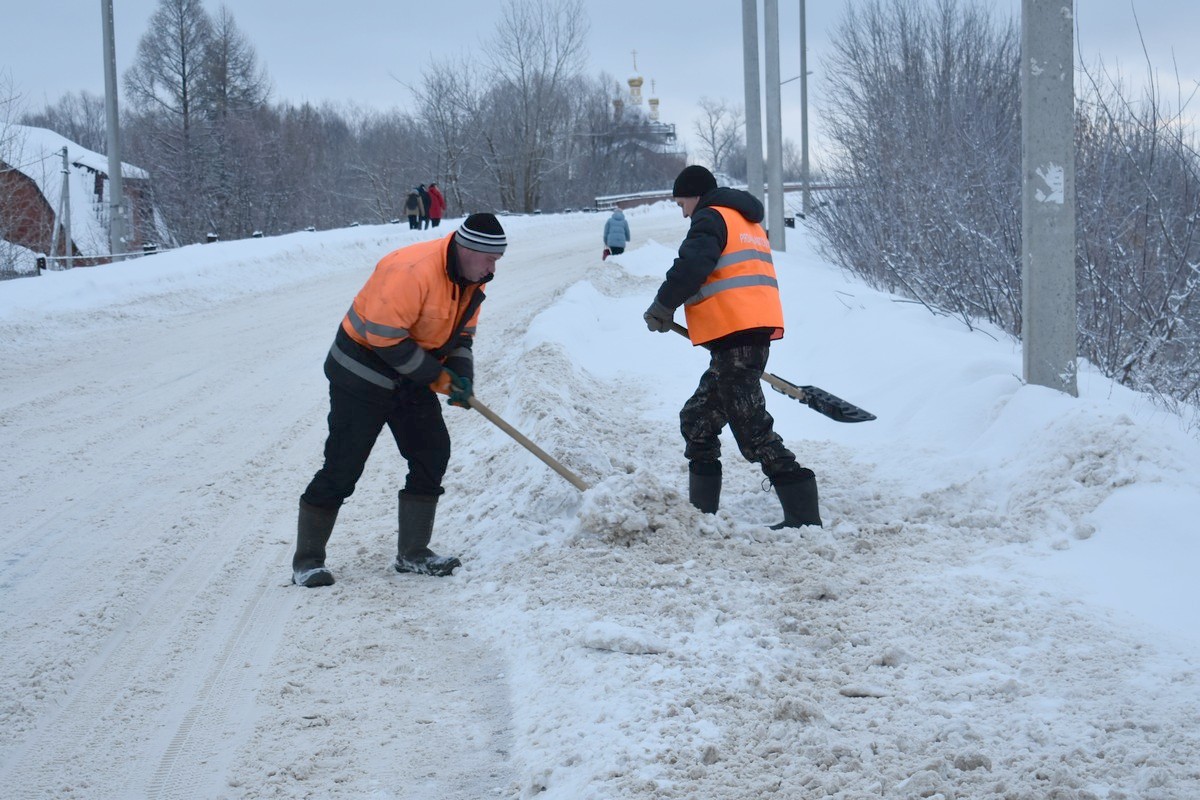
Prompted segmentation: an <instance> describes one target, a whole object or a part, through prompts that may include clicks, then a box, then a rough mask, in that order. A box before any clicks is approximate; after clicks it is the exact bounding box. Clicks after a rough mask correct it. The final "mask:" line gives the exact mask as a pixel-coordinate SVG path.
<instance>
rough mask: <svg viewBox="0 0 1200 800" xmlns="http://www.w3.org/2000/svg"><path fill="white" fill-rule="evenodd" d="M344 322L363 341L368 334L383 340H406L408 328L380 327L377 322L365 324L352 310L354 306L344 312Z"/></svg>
mask: <svg viewBox="0 0 1200 800" xmlns="http://www.w3.org/2000/svg"><path fill="white" fill-rule="evenodd" d="M346 320H347V321H348V322H349V323H350V327H351V328H354V332H355V333H357V334H358V335H359V336H361V337H362V338H363V340H364V341H365V340H366V338H367V334H368V333H371V334H374V335H375V336H380V337H382V338H384V339H395V340H396V341H400V340H401V339H407V338H408V328H392V327H390V326H388V325H380V324H379V323H377V322H367V321H366V320H364V319H363V318H362V317H360V316H359V315H358V312H357V311H355V310H354V306H350V310H349V311H347V312H346Z"/></svg>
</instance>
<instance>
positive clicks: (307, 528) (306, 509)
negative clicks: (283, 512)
mask: <svg viewBox="0 0 1200 800" xmlns="http://www.w3.org/2000/svg"><path fill="white" fill-rule="evenodd" d="M337 516H338V509H336V508H334V509H328V508H318V507H317V506H313V505H309V504H308V503H306V502H304V501H303V500H301V501H300V520H299V522H297V523H296V554H295V555H294V556H292V583H294V584H296V585H298V586H307V587H309V588H310V589H311V588H312V587H314V586H330V585H332V584H333V573H332V572H330V571H329V568H328V567H326V566H325V545H326V544H327V543H328V542H329V536H330V534H332V533H333V523H335V522H337Z"/></svg>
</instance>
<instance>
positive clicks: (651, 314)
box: [642, 300, 675, 333]
mask: <svg viewBox="0 0 1200 800" xmlns="http://www.w3.org/2000/svg"><path fill="white" fill-rule="evenodd" d="M674 317H675V309H673V308H667V307H666V306H664V305H663V304H662V303H660V302H658V301H657V300H655V301H654V302H653V303H651V304H650V307H649V308H647V309H646V313H645V314H642V319H644V320H646V328H647V329H649V330H651V331H654V332H656V333H666V332H667V331H669V330H671V323H672V322H674V321H675V320H674Z"/></svg>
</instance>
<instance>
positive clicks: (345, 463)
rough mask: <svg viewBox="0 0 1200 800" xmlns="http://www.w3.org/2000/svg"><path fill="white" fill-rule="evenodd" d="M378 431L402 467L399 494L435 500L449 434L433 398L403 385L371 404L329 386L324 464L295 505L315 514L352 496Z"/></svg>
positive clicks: (422, 390)
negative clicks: (392, 443) (387, 433)
mask: <svg viewBox="0 0 1200 800" xmlns="http://www.w3.org/2000/svg"><path fill="white" fill-rule="evenodd" d="M384 425H387V427H388V428H389V429H390V430H391V432H392V438H394V439H395V440H396V447H398V448H399V449H400V455H402V456H403V457H404V459H405V460H406V461H407V462H408V475H407V477H406V478H405V482H404V491H405V492H407V493H409V494H418V495H433V496H438V495H441V494H442V492H443V491H444V490H443V489H442V477H443V476H444V475H445V474H446V466H447V465H448V464H449V463H450V433H449V432H448V431H447V430H446V422H445V420H443V419H442V407H441V405H440V404H439V403H438V398H437V395H436V394H434V393H433V392H432V391H431V390H429V389H428V388H426V387H424V386H416V385H414V384H411V383H407V382H405V383H402V384H401V386H400V387H399V388H397V389H395V390H394V391H393V392H392V396H391V398H390V399H389V400H387V401H385V402H372V401H370V400H366V399H364V398H362V397H360V396H358V395H356V394H352V393H351V392H349V391H347V390H346V389H344V388H342V387H341V386H338V385H337V384H335V383H330V384H329V436H328V438H327V439H326V440H325V464H324V466H322V467H321V469H320V470H318V471H317V474H316V475H314V476H313V479H312V481H311V482H310V483H309V484H308V488H307V489H305V490H304V495H303V496H302V498H301V499H302V500H304V502H306V503H308V504H310V505H314V506H317V507H318V508H339V507H340V506H341V505H342V503H343V502H344V501H345V500H346V498H347V497H349V496H350V495H351V494H353V493H354V486H355V484H356V483H358V479H359V478H360V477H361V476H362V473H363V469H364V468H365V467H366V464H367V457H368V456H369V455H371V448H372V447H374V446H375V441H376V439H378V438H379V433H380V432H381V431H382V430H383V426H384Z"/></svg>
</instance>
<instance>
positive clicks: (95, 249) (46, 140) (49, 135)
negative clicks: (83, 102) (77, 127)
mask: <svg viewBox="0 0 1200 800" xmlns="http://www.w3.org/2000/svg"><path fill="white" fill-rule="evenodd" d="M7 133H8V135H9V139H10V141H9V142H8V143H7V147H6V148H5V150H4V153H3V154H0V158H3V160H4V161H6V162H8V164H9V165H10V166H11V167H13V168H15V169H16V170H17V171H18V172H20V173H22V174H23V175H25V176H26V177H28V178H29V179H30V180H32V181H33V182H34V183H35V184H37V187H38V189H39V190H40V191H41V193H42V197H44V198H45V199H46V203H47V204H49V206H50V208H52V209H54V213H55V214H60V213H62V212H61V208H60V206H61V204H62V186H63V169H62V149H63V148H64V147H65V148H67V161H68V163H69V164H70V172H69V175H70V181H69V184H68V185H69V188H70V193H69V199H70V213H71V217H70V224H71V240H72V241H73V242H74V243H75V246H76V247H77V248H78V250H79V253H80V255H83V256H98V255H104V254H106V253H108V252H109V251H110V249H111V246H110V245H109V240H108V213H109V209H108V207H107V204H106V203H104V202H97V197H96V184H95V177H94V175H93V173H95V172H99V173H100V174H102V175H104V176H106V177H107V175H108V157H107V156H104V155H101V154H100V153H96V152H93V151H91V150H88V149H87V148H85V147H81V146H80V145H78V144H76V143H75V142H72V141H71V140H70V139H67V138H66V137H64V136H61V135H59V134H57V133H55V132H54V131H52V130H47V129H46V128H34V127H30V126H28V125H11V126H9V128H8V130H7ZM121 175H122V176H123V177H125V178H129V179H133V180H147V179H149V177H150V174H149V173H148V172H146V171H145V170H144V169H139V168H138V167H135V166H132V165H130V164H122V165H121ZM104 199H105V201H107V199H108V190H107V189H105V195H104Z"/></svg>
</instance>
